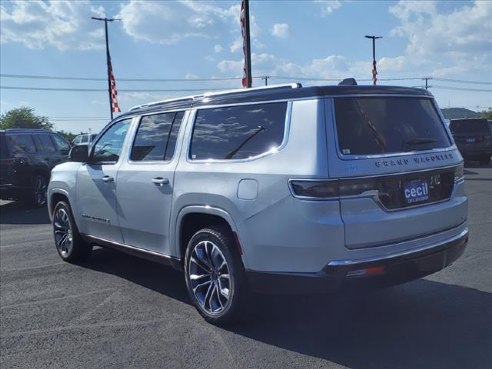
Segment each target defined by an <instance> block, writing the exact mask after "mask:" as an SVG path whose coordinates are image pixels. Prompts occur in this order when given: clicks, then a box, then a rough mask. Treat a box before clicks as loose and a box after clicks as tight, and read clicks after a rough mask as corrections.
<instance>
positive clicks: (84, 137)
mask: <svg viewBox="0 0 492 369" xmlns="http://www.w3.org/2000/svg"><path fill="white" fill-rule="evenodd" d="M96 137H97V134H96V133H83V134H80V135H77V136H75V138H74V139H73V140H72V145H74V146H75V145H90V144H91V143H92V141H93V140H94V139H95V138H96Z"/></svg>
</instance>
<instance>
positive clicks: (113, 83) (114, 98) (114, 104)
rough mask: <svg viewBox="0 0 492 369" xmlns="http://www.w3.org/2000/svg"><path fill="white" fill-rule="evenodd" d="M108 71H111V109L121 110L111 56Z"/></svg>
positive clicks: (113, 110) (114, 110)
mask: <svg viewBox="0 0 492 369" xmlns="http://www.w3.org/2000/svg"><path fill="white" fill-rule="evenodd" d="M108 73H109V85H110V88H111V111H112V112H113V113H114V112H121V109H120V106H119V105H118V91H116V80H115V78H114V73H113V66H112V65H111V58H109V60H108Z"/></svg>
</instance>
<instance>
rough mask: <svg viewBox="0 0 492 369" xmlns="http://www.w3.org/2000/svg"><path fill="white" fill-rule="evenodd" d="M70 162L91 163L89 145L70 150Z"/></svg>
mask: <svg viewBox="0 0 492 369" xmlns="http://www.w3.org/2000/svg"><path fill="white" fill-rule="evenodd" d="M70 161H76V162H78V163H87V162H88V161H89V145H77V146H74V147H72V149H71V150H70Z"/></svg>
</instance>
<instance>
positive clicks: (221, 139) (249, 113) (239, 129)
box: [190, 102, 287, 160]
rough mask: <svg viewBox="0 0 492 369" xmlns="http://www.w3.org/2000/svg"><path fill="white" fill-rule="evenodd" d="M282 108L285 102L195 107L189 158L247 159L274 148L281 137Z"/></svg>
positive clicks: (283, 119)
mask: <svg viewBox="0 0 492 369" xmlns="http://www.w3.org/2000/svg"><path fill="white" fill-rule="evenodd" d="M286 112H287V103H286V102H280V103H269V104H253V105H241V106H227V107H220V108H211V109H203V110H199V111H198V112H197V116H196V120H195V126H194V129H193V135H192V139H191V149H190V158H191V159H192V160H207V159H213V160H231V159H247V158H251V157H255V156H258V155H261V154H264V153H267V152H269V151H271V150H272V149H275V148H278V147H279V146H280V145H281V144H282V142H283V139H284V132H285V120H286Z"/></svg>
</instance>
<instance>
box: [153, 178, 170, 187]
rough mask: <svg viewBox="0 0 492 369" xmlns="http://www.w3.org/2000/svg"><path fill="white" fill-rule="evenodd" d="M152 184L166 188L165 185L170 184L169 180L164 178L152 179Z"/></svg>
mask: <svg viewBox="0 0 492 369" xmlns="http://www.w3.org/2000/svg"><path fill="white" fill-rule="evenodd" d="M152 183H154V184H156V185H158V186H164V185H167V184H169V179H167V178H162V177H155V178H152Z"/></svg>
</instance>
